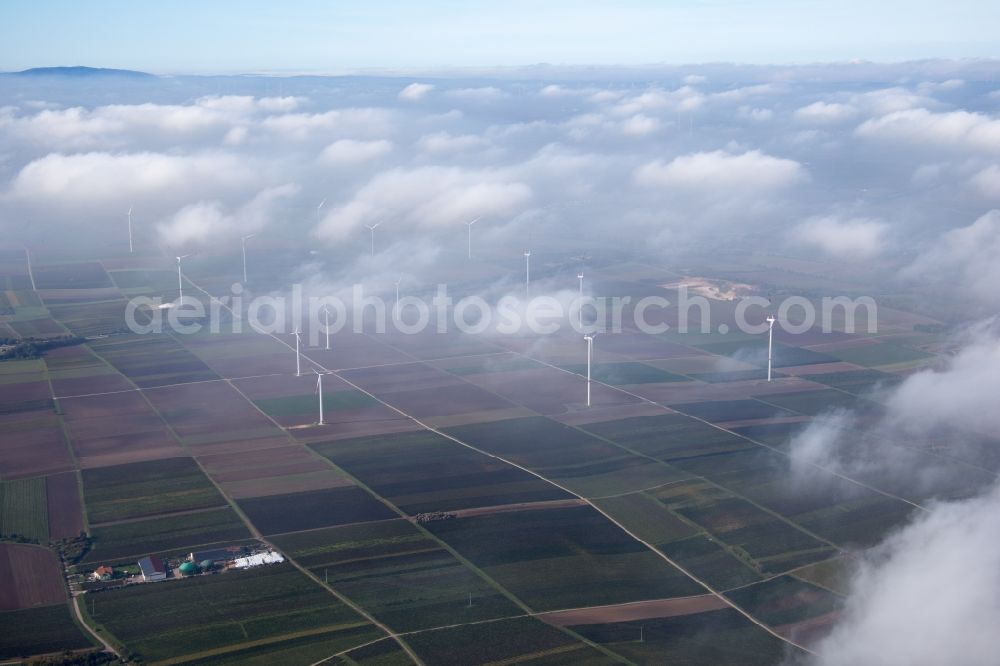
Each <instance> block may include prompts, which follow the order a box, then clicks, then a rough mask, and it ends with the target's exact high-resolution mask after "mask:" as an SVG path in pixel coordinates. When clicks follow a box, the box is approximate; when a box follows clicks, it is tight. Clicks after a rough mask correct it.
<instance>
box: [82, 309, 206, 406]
mask: <svg viewBox="0 0 1000 666" xmlns="http://www.w3.org/2000/svg"><path fill="white" fill-rule="evenodd" d="M119 320H120V321H121V323H120V324H119V325H120V326H124V320H123V319H121V315H119ZM88 344H89V345H90V347H91V349H93V350H94V352H96V353H97V354H98V355H100V356H101V357H102V358H104V359H105V360H106V361H107V362H108V363H110V364H111V365H113V366H114V367H115V368H116V369H117V370H118V371H119V372H120V373H122V374H123V375H125V376H126V377H128V378H129V379H130V380H132V381H133V382H135V384H136V385H137V386H140V387H142V388H149V387H154V386H166V385H169V384H181V383H185V382H199V381H206V380H209V379H218V378H219V377H218V375H216V374H215V373H214V372H212V370H211V369H210V368H209V367H208V366H207V365H205V363H204V362H203V361H202V360H201V359H199V358H198V357H197V356H195V355H194V354H192V353H191V352H189V351H188V350H187V349H185V348H184V347H182V346H181V345H180V343H178V342H177V341H176V340H175V339H174V338H172V337H170V336H169V335H153V334H151V335H121V336H114V337H109V338H104V339H101V340H92V341H90V342H89V343H88Z"/></svg>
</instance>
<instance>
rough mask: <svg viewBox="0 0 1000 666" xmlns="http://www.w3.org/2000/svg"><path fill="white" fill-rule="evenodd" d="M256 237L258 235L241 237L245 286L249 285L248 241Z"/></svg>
mask: <svg viewBox="0 0 1000 666" xmlns="http://www.w3.org/2000/svg"><path fill="white" fill-rule="evenodd" d="M256 235H257V234H256V233H252V234H247V235H246V236H241V237H240V245H242V246H243V284H246V283H247V241H248V240H250V239H251V238H253V237H254V236H256Z"/></svg>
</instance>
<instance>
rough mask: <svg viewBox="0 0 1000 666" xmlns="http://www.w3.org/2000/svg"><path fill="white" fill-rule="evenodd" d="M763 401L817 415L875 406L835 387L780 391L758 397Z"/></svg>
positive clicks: (800, 412) (809, 414) (801, 412)
mask: <svg viewBox="0 0 1000 666" xmlns="http://www.w3.org/2000/svg"><path fill="white" fill-rule="evenodd" d="M758 400H760V401H762V402H766V403H768V404H770V405H775V406H777V407H783V408H784V409H790V410H792V411H793V412H798V413H799V414H805V415H807V416H816V415H817V414H821V413H823V412H827V411H831V410H834V409H858V410H860V409H865V408H870V407H874V404H873V403H869V402H868V401H866V400H861V399H860V398H858V397H857V396H854V395H851V394H849V393H845V392H844V391H837V390H834V389H829V390H824V391H796V392H794V393H778V394H775V395H769V396H765V397H761V398H758Z"/></svg>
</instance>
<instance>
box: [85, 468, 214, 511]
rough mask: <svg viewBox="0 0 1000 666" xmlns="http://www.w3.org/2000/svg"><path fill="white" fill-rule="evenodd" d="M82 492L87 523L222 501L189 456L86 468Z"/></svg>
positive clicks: (208, 504)
mask: <svg viewBox="0 0 1000 666" xmlns="http://www.w3.org/2000/svg"><path fill="white" fill-rule="evenodd" d="M83 495H84V502H85V504H86V507H87V517H88V518H89V520H90V523H91V524H99V523H109V522H114V521H121V520H126V519H130V518H141V517H145V516H151V515H155V514H161V513H179V512H183V511H191V510H194V509H205V508H210V507H221V506H224V505H225V504H226V500H225V499H224V498H223V497H222V495H220V494H219V491H218V490H216V488H215V486H213V485H212V482H211V481H209V480H208V478H207V477H206V476H205V474H204V473H203V472H202V471H201V469H200V468H199V467H198V465H197V463H195V461H194V459H192V458H167V459H165V460H155V461H149V462H137V463H130V464H127V465H114V466H111V467H101V468H97V469H86V470H84V471H83Z"/></svg>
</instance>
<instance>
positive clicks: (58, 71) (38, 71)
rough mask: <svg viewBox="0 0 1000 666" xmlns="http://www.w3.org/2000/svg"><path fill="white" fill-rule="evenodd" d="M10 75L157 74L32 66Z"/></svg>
mask: <svg viewBox="0 0 1000 666" xmlns="http://www.w3.org/2000/svg"><path fill="white" fill-rule="evenodd" d="M4 74H6V75H8V76H71V77H74V78H84V77H98V76H115V77H128V78H137V79H138V78H143V79H145V78H150V79H152V78H156V75H155V74H149V73H148V72H139V71H136V70H132V69H107V68H104V67H84V66H82V65H77V66H75V67H32V68H31V69H25V70H21V71H20V72H4Z"/></svg>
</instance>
